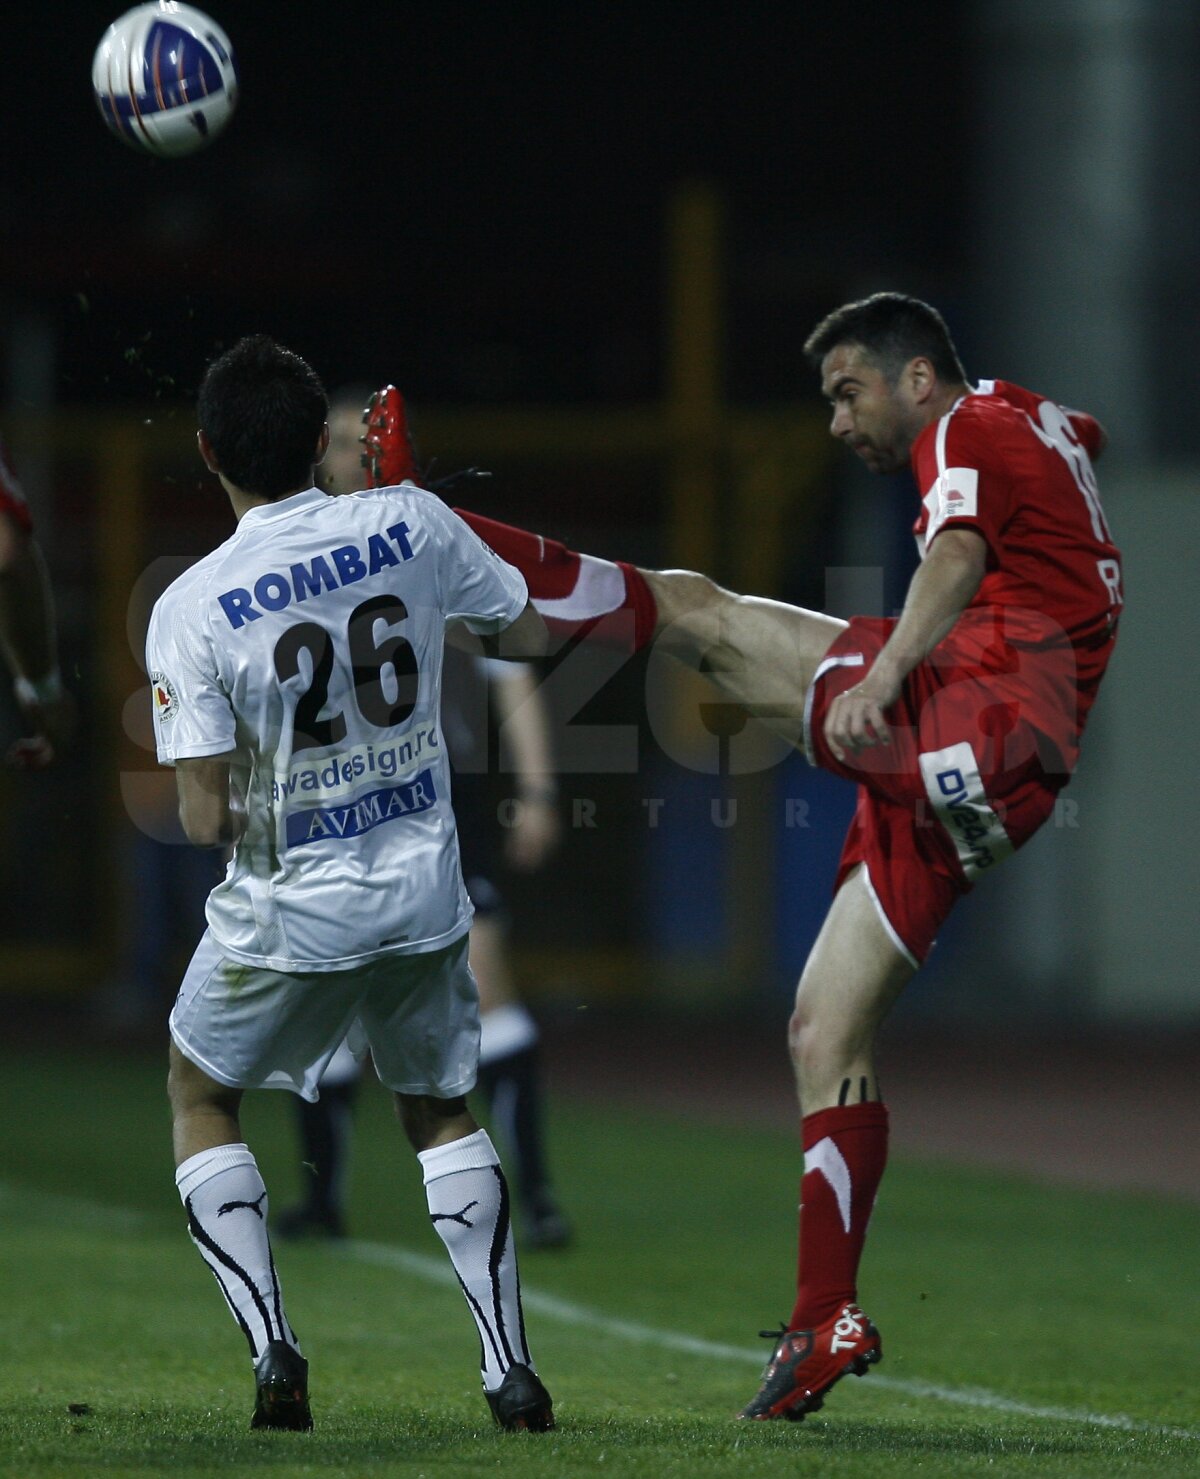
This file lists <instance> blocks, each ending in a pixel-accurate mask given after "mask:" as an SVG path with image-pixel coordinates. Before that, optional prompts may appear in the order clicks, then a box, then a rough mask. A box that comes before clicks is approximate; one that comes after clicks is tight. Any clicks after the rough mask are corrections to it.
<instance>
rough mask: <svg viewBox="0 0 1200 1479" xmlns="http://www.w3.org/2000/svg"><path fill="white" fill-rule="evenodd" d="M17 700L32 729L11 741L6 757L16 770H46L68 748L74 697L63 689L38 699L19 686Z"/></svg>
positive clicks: (72, 724)
mask: <svg viewBox="0 0 1200 1479" xmlns="http://www.w3.org/2000/svg"><path fill="white" fill-rule="evenodd" d="M17 704H18V707H19V708H20V710H21V713H22V715H23V716H24V718H25V722H26V723H27V724H28V726H29V728H30V729H31V730H32V731H33V733H32V734H30V735H27V736H26V737H25V738H24V739H19V740H17V741H16V743H15V744H13V745H10V747H9V750H8V754H7V755H6V757H5V758H6V760H7V762H8V764H9V765H11V766H13V767H14V769H16V770H45V769H46V767H47V766H48V765H53V764H54V762H55V760H57V759H58V758H59V756H60V755H61V754H62V753H63V751H64V750H65V749H66V748H67V746H68V745H69V743H70V740H71V736H72V734H73V733H74V732H75V718H76V714H75V700H74V699H73V698H72V697H71V695H70V694H69V693H68V692H67V691H66V690H65V689H63V690H61V691H60V692H59V693H57V694H55V695H54V696H53V697H47V698H41V699H38V698H32V697H30V696H28V694H27V693H22V692H21V691H20V690H18V693H17Z"/></svg>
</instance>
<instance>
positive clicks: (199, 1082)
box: [167, 1043, 242, 1118]
mask: <svg viewBox="0 0 1200 1479" xmlns="http://www.w3.org/2000/svg"><path fill="white" fill-rule="evenodd" d="M241 1097H242V1091H241V1090H240V1089H231V1088H229V1087H227V1086H226V1085H225V1084H219V1083H217V1082H216V1081H215V1079H211V1078H209V1076H208V1074H207V1073H205V1072H204V1070H203V1069H201V1068H197V1067H196V1065H195V1064H194V1063H193V1062H191V1060H190V1059H188V1058H185V1057H184V1056H183V1054H182V1053H181V1052H180V1051H179V1049H178V1048H177V1047H176V1046H175V1044H174V1043H172V1044H171V1060H170V1066H169V1068H168V1070H167V1098H168V1100H169V1101H170V1104H171V1113H172V1115H174V1116H175V1117H178V1116H179V1115H181V1114H187V1113H189V1112H191V1111H194V1110H197V1109H213V1110H218V1111H220V1112H221V1113H222V1114H227V1115H230V1116H232V1117H233V1118H236V1117H237V1112H238V1107H239V1105H240V1103H241Z"/></svg>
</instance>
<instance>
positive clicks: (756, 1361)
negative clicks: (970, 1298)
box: [329, 1239, 1200, 1442]
mask: <svg viewBox="0 0 1200 1479" xmlns="http://www.w3.org/2000/svg"><path fill="white" fill-rule="evenodd" d="M329 1247H330V1251H331V1252H332V1251H335V1250H336V1251H337V1252H338V1253H340V1254H341V1255H342V1256H343V1257H346V1258H351V1259H353V1260H355V1261H356V1262H358V1263H372V1264H376V1265H378V1266H380V1267H383V1268H394V1269H397V1270H399V1271H401V1272H403V1273H406V1274H412V1275H413V1276H415V1277H416V1278H419V1279H424V1280H425V1281H426V1282H428V1283H431V1284H456V1283H457V1282H458V1281H457V1279H456V1278H455V1276H454V1271H453V1269H452V1268H451V1267H450V1265H449V1263H448V1262H447V1261H446V1260H445V1259H442V1258H433V1257H430V1256H429V1255H428V1254H425V1253H412V1252H410V1251H409V1250H408V1249H407V1248H397V1247H393V1246H391V1245H390V1244H387V1243H363V1242H358V1241H356V1240H354V1239H349V1240H347V1241H346V1242H344V1243H341V1244H330V1245H329ZM521 1298H522V1301H523V1302H524V1305H525V1308H526V1309H527V1310H531V1311H533V1312H535V1313H536V1314H539V1315H544V1316H545V1317H546V1318H547V1319H549V1320H558V1321H560V1322H561V1323H562V1324H564V1325H578V1326H582V1327H584V1328H586V1329H589V1330H596V1331H600V1332H602V1333H603V1334H605V1335H612V1336H615V1337H616V1338H617V1339H618V1340H628V1341H632V1342H634V1343H635V1344H638V1345H655V1346H659V1347H661V1348H662V1349H663V1350H668V1351H681V1352H683V1353H684V1354H685V1355H689V1356H704V1357H707V1358H708V1359H709V1360H714V1361H740V1362H743V1363H745V1364H747V1365H751V1366H757V1367H761V1366H763V1365H764V1364H765V1362H764V1359H763V1353H762V1352H761V1351H752V1350H749V1349H747V1348H746V1347H745V1346H737V1345H724V1344H722V1343H721V1342H720V1341H715V1340H701V1339H700V1338H699V1337H698V1336H695V1335H685V1334H683V1333H682V1332H681V1331H677V1330H660V1329H658V1328H657V1327H656V1326H653V1325H642V1324H639V1323H638V1322H637V1321H634V1320H620V1319H616V1318H615V1317H614V1316H612V1315H606V1314H603V1313H602V1312H601V1311H600V1310H594V1309H590V1308H588V1306H587V1305H582V1304H575V1303H573V1302H572V1301H571V1300H567V1299H561V1298H559V1296H558V1295H556V1294H544V1293H542V1291H541V1290H538V1289H530V1288H529V1287H528V1286H527V1285H526V1284H524V1283H522V1285H521ZM871 1385H872V1387H886V1388H887V1389H888V1390H889V1391H893V1392H898V1393H901V1394H902V1395H904V1396H907V1397H917V1398H924V1399H926V1400H928V1401H935V1402H948V1403H952V1404H954V1405H955V1406H958V1407H977V1408H982V1409H984V1410H986V1411H989V1412H1006V1413H1011V1414H1012V1415H1013V1416H1014V1417H1030V1418H1042V1419H1046V1420H1049V1421H1051V1422H1065V1423H1083V1424H1086V1425H1088V1426H1090V1427H1096V1428H1111V1429H1115V1430H1117V1431H1118V1432H1123V1433H1155V1434H1159V1435H1161V1436H1164V1437H1171V1438H1186V1439H1190V1440H1191V1441H1193V1442H1200V1432H1197V1431H1195V1430H1194V1429H1191V1428H1173V1427H1166V1426H1164V1425H1163V1424H1161V1423H1154V1422H1147V1421H1146V1420H1144V1419H1142V1418H1136V1417H1126V1416H1125V1415H1124V1414H1122V1413H1105V1412H1085V1411H1082V1410H1080V1409H1078V1408H1071V1407H1038V1406H1034V1405H1032V1404H1030V1403H1028V1402H1018V1401H1016V1400H1014V1399H1013V1398H1011V1397H1004V1396H1001V1395H1000V1393H999V1392H989V1391H986V1390H985V1389H984V1388H981V1387H945V1386H939V1385H938V1384H937V1383H935V1382H928V1381H918V1380H911V1379H905V1378H901V1377H895V1376H883V1375H881V1374H879V1373H877V1372H875V1371H872V1372H871Z"/></svg>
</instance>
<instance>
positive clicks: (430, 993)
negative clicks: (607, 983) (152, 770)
mask: <svg viewBox="0 0 1200 1479" xmlns="http://www.w3.org/2000/svg"><path fill="white" fill-rule="evenodd" d="M197 409H198V419H199V423H200V432H199V445H200V452H201V455H202V456H203V458H204V460H205V462H206V464H207V465H208V467H209V468H210V470H211V471H212V472H214V473H215V474H216V475H217V476H218V477H219V479H220V481H221V483H222V485H223V486H224V488H225V491H226V492H227V494H228V495H229V499H230V503H231V505H232V507H233V510H234V513H235V515H236V516H237V519H238V526H237V529H236V531H235V533H234V534H233V535H232V536H231V537H230V538H229V539H228V540H226V541H225V543H224V544H222V545H221V546H220V547H219V548H218V549H216V550H214V551H213V552H212V553H211V554H210V555H208V556H206V557H205V558H204V559H202V560H201V561H199V562H198V563H197V564H196V565H194V566H192V568H191V569H190V570H188V571H187V573H186V574H185V575H183V576H181V577H180V579H179V580H177V581H176V582H175V583H174V584H173V585H171V586H170V587H169V588H168V590H167V591H166V592H165V593H164V595H163V596H162V597H161V598H160V600H159V601H158V603H157V605H156V606H155V608H154V612H153V615H152V617H151V621H150V630H149V635H148V638H147V666H148V667H149V669H150V672H151V683H152V687H153V692H154V716H155V731H156V738H157V743H158V754H159V758H160V760H162V761H163V762H164V763H166V764H169V765H174V766H175V769H176V778H177V782H178V789H179V798H180V817H181V820H182V823H183V826H184V829H185V831H186V832H187V834H188V837H189V839H190V840H191V841H192V842H193V843H195V844H197V845H198V846H210V847H215V846H225V845H227V844H229V843H230V842H232V843H234V844H235V850H234V854H233V859H232V861H231V863H230V865H229V868H228V871H227V874H226V877H225V880H224V882H222V883H221V884H220V885H218V887H217V888H216V889H214V891H213V893H212V894H211V896H210V898H209V901H208V908H207V915H208V924H209V927H208V929H207V931H206V932H205V934H204V936H203V938H202V939H201V941H200V944H199V946H198V947H197V950H196V953H195V956H194V957H193V959H192V962H191V964H190V966H189V967H188V970H187V973H186V975H185V977H184V981H183V985H182V986H181V988H180V992H179V996H178V999H177V1001H176V1003H175V1007H174V1009H173V1011H172V1014H171V1038H172V1043H171V1075H170V1098H171V1107H172V1114H173V1125H174V1140H175V1157H176V1166H177V1171H176V1184H177V1186H178V1189H179V1193H180V1196H181V1198H182V1200H183V1202H184V1206H185V1208H186V1209H187V1213H188V1222H189V1230H190V1232H191V1235H192V1237H193V1240H194V1241H195V1243H196V1245H197V1247H198V1248H199V1249H200V1252H201V1254H202V1256H203V1257H204V1259H205V1261H206V1262H207V1263H208V1265H209V1267H210V1268H211V1270H212V1272H213V1274H214V1275H215V1277H216V1279H217V1282H218V1284H219V1285H220V1287H221V1290H222V1292H223V1294H224V1295H225V1297H226V1299H227V1301H228V1303H229V1305H230V1308H231V1310H232V1311H233V1314H234V1316H235V1318H236V1319H237V1321H238V1323H239V1325H240V1326H241V1328H242V1330H243V1333H244V1334H245V1335H246V1338H247V1341H248V1343H249V1345H250V1351H251V1357H252V1359H253V1360H254V1362H255V1373H256V1388H257V1395H256V1404H255V1411H254V1416H253V1419H252V1425H253V1426H255V1427H279V1428H297V1429H306V1428H309V1427H311V1425H312V1419H311V1416H310V1413H309V1406H308V1391H307V1371H308V1367H307V1362H306V1361H305V1360H304V1358H303V1357H302V1355H301V1354H300V1350H299V1344H298V1342H297V1340H296V1337H295V1334H294V1332H293V1330H292V1327H291V1325H290V1324H289V1322H288V1320H287V1317H286V1315H285V1313H284V1308H283V1298H282V1293H281V1290H280V1286H279V1280H278V1277H277V1275H276V1272H275V1266H274V1261H273V1258H272V1254H271V1247H270V1242H269V1239H268V1236H267V1221H266V1213H267V1193H266V1188H265V1186H264V1185H263V1182H262V1178H261V1176H260V1175H259V1172H258V1168H257V1166H256V1164H255V1161H254V1157H253V1155H252V1154H251V1152H250V1150H249V1149H248V1147H247V1146H246V1144H245V1143H244V1141H243V1140H242V1136H241V1130H240V1127H239V1123H238V1109H239V1105H240V1100H241V1095H242V1091H243V1090H244V1089H247V1088H254V1087H262V1086H276V1087H285V1088H292V1089H295V1090H296V1091H298V1092H300V1093H303V1094H305V1095H306V1096H307V1097H310V1098H312V1097H315V1093H316V1088H315V1086H316V1084H317V1082H318V1080H319V1078H320V1076H321V1072H322V1070H323V1068H324V1066H325V1064H326V1062H327V1061H328V1059H329V1057H330V1056H331V1055H332V1054H333V1052H334V1050H335V1049H336V1047H337V1045H338V1044H339V1043H340V1042H341V1040H342V1039H343V1037H345V1036H346V1035H347V1033H349V1034H350V1035H351V1038H352V1039H355V1038H356V1039H358V1040H359V1041H361V1042H362V1043H363V1044H365V1045H369V1046H370V1049H371V1054H372V1058H373V1060H374V1062H375V1066H376V1070H377V1072H378V1074H379V1076H380V1078H381V1079H382V1080H383V1081H384V1083H386V1084H387V1085H388V1087H390V1088H391V1089H392V1090H394V1091H395V1094H396V1099H397V1108H398V1111H399V1115H400V1119H401V1122H402V1124H403V1125H404V1128H405V1131H406V1132H407V1134H408V1137H409V1139H410V1141H411V1143H412V1145H413V1147H414V1148H415V1149H416V1151H417V1152H418V1156H419V1159H420V1161H421V1164H422V1167H423V1171H424V1180H425V1186H426V1192H427V1195H428V1201H429V1210H430V1216H431V1218H432V1220H433V1223H434V1226H435V1227H436V1228H437V1230H438V1232H439V1233H440V1234H441V1236H442V1239H443V1241H444V1242H445V1244H446V1247H447V1249H448V1251H449V1253H450V1257H451V1260H452V1262H453V1264H454V1268H455V1272H456V1274H457V1275H458V1278H459V1281H460V1283H461V1285H462V1287H463V1290H464V1293H465V1294H466V1297H467V1302H468V1305H469V1307H470V1308H471V1311H472V1314H473V1315H474V1318H475V1321H476V1324H477V1326H478V1330H479V1335H480V1344H481V1351H482V1377H483V1383H484V1389H485V1392H486V1394H487V1398H488V1402H489V1405H490V1406H491V1409H492V1412H493V1414H494V1416H495V1417H496V1420H497V1421H498V1422H499V1423H500V1424H501V1425H502V1426H504V1427H508V1428H528V1429H534V1430H544V1429H547V1428H550V1427H552V1426H553V1421H554V1420H553V1415H552V1410H551V1402H550V1397H549V1394H548V1393H547V1392H546V1389H545V1387H544V1386H543V1385H542V1384H541V1382H540V1380H539V1379H538V1377H537V1375H536V1373H535V1371H534V1369H533V1364H532V1361H531V1359H530V1355H529V1351H528V1347H527V1345H526V1341H525V1327H524V1319H523V1316H522V1312H521V1302H520V1287H519V1282H518V1276H517V1263H516V1254H515V1250H514V1247H513V1239H512V1231H511V1226H510V1220H509V1196H508V1188H507V1184H506V1182H505V1180H504V1175H503V1172H502V1171H501V1168H500V1164H499V1160H498V1157H497V1156H496V1153H495V1151H494V1149H493V1148H492V1145H491V1141H490V1140H489V1138H488V1136H487V1135H486V1133H485V1132H483V1131H482V1130H480V1129H479V1127H478V1125H477V1124H476V1122H475V1120H474V1119H473V1118H472V1116H471V1115H470V1113H469V1112H468V1110H467V1107H466V1103H465V1099H464V1098H463V1096H464V1095H465V1094H466V1092H467V1091H468V1090H469V1089H470V1088H471V1086H472V1084H473V1083H474V1080H475V1068H476V1058H477V1054H478V1039H479V1020H478V1009H477V997H476V991H475V985H474V982H473V980H472V978H471V974H470V970H469V968H468V965H467V932H468V930H469V928H470V924H471V906H470V902H469V900H468V898H467V895H466V891H465V889H464V887H463V883H462V877H461V872H460V868H459V861H458V847H457V842H456V838H455V829H454V815H453V812H452V810H451V805H450V788H449V777H448V770H447V764H446V759H445V746H444V744H443V741H442V737H441V732H440V729H439V724H438V706H439V689H440V682H441V664H442V646H443V640H444V638H445V637H446V636H447V634H448V628H449V629H450V631H449V635H450V636H451V638H452V636H453V628H454V626H455V625H456V624H461V625H465V626H466V627H467V628H468V629H469V630H470V631H471V632H473V633H475V634H476V636H477V637H483V638H484V640H485V642H486V643H487V644H488V645H489V646H490V648H491V650H493V651H494V653H495V655H498V656H503V657H531V656H536V655H538V654H539V653H541V652H542V651H544V648H545V642H546V634H545V628H544V626H543V625H542V622H541V619H540V617H538V616H537V614H536V613H535V612H534V611H533V609H532V607H531V606H530V605H529V604H528V598H527V592H526V588H525V583H524V581H523V580H522V578H521V577H520V575H518V574H517V572H516V571H515V570H513V569H512V568H511V567H510V566H508V565H506V564H505V563H504V562H503V561H501V560H500V559H498V558H497V557H496V556H495V555H494V554H493V553H492V552H491V551H490V550H489V549H488V548H487V546H486V545H484V544H483V543H482V542H481V541H480V540H479V539H478V538H477V537H476V536H475V535H474V534H473V533H472V532H471V531H470V530H469V529H468V528H467V527H466V525H465V524H463V523H462V522H461V520H459V519H458V518H457V517H456V516H455V515H454V514H452V513H451V512H450V510H449V509H448V508H447V507H446V506H445V504H443V503H442V502H441V501H440V500H439V499H438V498H437V497H436V496H435V495H434V494H432V493H427V492H424V491H423V490H421V489H419V488H416V487H414V486H412V485H406V486H405V487H403V488H393V489H385V490H382V492H381V491H379V490H375V491H373V492H371V493H370V494H369V495H364V496H363V497H361V498H356V497H353V496H351V497H344V498H339V499H331V498H328V497H327V496H326V495H325V494H324V493H322V492H321V491H320V490H319V489H318V488H316V487H315V486H313V468H314V465H315V464H316V463H317V462H318V461H319V460H320V458H321V456H322V455H323V454H324V451H325V447H326V444H327V441H328V428H327V426H326V413H327V409H328V403H327V400H326V397H325V392H324V390H323V388H322V386H321V383H320V381H319V380H318V378H317V376H316V375H315V374H314V372H313V371H312V369H311V368H310V367H309V366H308V365H307V364H306V363H305V362H304V361H303V360H302V359H300V358H299V357H298V356H296V355H294V354H292V353H290V352H289V351H287V350H285V349H282V348H281V347H280V346H279V345H277V344H275V343H274V342H273V341H271V340H270V339H268V338H266V337H265V336H261V335H259V336H255V337H252V338H248V339H243V340H241V341H240V342H239V343H238V344H237V345H235V346H234V348H233V349H231V350H230V351H228V352H227V353H226V354H224V355H222V356H221V357H220V358H219V359H217V360H216V361H215V362H214V363H213V364H212V365H211V366H210V367H209V369H208V371H207V372H206V374H205V377H204V380H203V382H202V384H201V387H200V393H199V400H198V407H197Z"/></svg>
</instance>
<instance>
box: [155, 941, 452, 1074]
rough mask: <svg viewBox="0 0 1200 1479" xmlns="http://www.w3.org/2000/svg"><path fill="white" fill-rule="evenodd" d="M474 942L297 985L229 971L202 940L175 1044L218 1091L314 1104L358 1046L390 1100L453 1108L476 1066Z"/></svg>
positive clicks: (214, 947)
mask: <svg viewBox="0 0 1200 1479" xmlns="http://www.w3.org/2000/svg"><path fill="white" fill-rule="evenodd" d="M468 939H469V937H468V936H467V935H463V937H462V938H461V939H460V940H456V941H455V943H454V944H453V945H450V946H448V947H447V948H446V949H445V950H435V951H431V952H430V953H429V954H427V955H384V956H381V957H379V958H378V959H376V960H372V961H370V962H368V963H367V964H366V965H362V966H356V967H355V968H354V969H353V970H349V971H311V972H307V973H301V974H296V975H292V974H285V973H284V972H282V971H272V970H267V969H265V968H263V967H259V966H252V965H241V964H240V963H238V962H237V961H233V960H229V959H228V958H226V957H225V956H223V955H222V954H221V951H220V947H219V946H218V944H217V942H216V941H215V940H214V939H213V937H212V932H211V930H205V932H204V935H203V936H202V938H201V940H200V943H199V945H197V946H196V953H195V954H194V955H193V956H192V960H191V964H190V965H189V966H188V968H187V971H186V973H185V975H184V978H183V984H182V986H180V988H179V995H178V996H177V997H176V998H175V1005H174V1007H173V1008H172V1010H171V1024H170V1025H171V1036H172V1038H173V1039H174V1040H175V1044H176V1046H177V1047H178V1048H179V1051H180V1052H181V1053H182V1054H183V1055H184V1057H185V1058H188V1059H190V1060H191V1062H193V1063H195V1064H196V1066H197V1067H198V1068H202V1069H203V1070H204V1072H205V1073H207V1074H208V1075H209V1076H210V1077H211V1078H214V1079H216V1081H217V1082H218V1083H221V1084H227V1085H228V1086H229V1087H230V1088H234V1089H259V1088H266V1089H294V1090H295V1091H296V1093H298V1094H302V1095H303V1096H304V1098H305V1099H310V1100H315V1099H316V1098H317V1097H318V1091H317V1085H318V1083H319V1082H320V1079H321V1075H322V1074H323V1073H324V1071H325V1069H326V1067H327V1066H328V1064H329V1060H330V1059H331V1058H332V1057H333V1056H334V1054H335V1053H336V1052H337V1050H338V1047H339V1045H340V1044H341V1042H342V1039H343V1038H345V1037H346V1036H347V1034H349V1037H350V1044H351V1047H352V1048H354V1049H355V1050H357V1051H359V1052H361V1051H363V1050H364V1049H365V1048H366V1047H370V1049H371V1057H372V1058H373V1059H374V1062H375V1071H376V1073H378V1075H379V1077H380V1079H381V1080H382V1082H383V1083H385V1084H386V1085H387V1087H388V1088H389V1089H394V1090H395V1091H396V1092H397V1093H401V1094H429V1095H431V1096H433V1097H434V1098H437V1099H454V1098H457V1097H458V1095H460V1094H465V1093H467V1092H468V1090H470V1089H471V1088H473V1087H474V1084H475V1073H476V1068H477V1066H478V1062H479V993H478V991H477V989H476V986H475V978H474V977H473V976H472V975H471V970H470V967H469V966H468V965H467V945H468Z"/></svg>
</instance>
